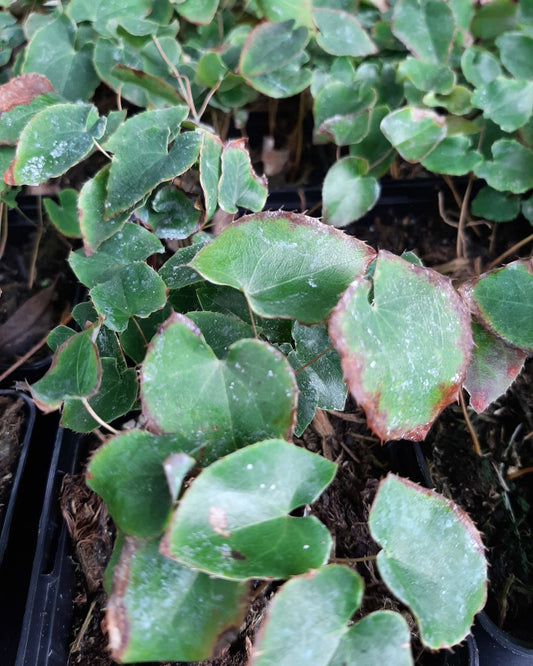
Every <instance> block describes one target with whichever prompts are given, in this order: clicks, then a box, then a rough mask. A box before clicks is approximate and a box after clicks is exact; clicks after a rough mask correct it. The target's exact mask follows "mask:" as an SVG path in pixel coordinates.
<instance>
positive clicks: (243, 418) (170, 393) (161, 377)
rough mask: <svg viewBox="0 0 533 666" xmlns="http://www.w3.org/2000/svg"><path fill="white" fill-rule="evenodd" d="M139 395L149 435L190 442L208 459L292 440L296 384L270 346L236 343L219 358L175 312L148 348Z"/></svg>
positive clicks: (242, 341) (196, 330) (251, 341)
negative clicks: (274, 440) (260, 444)
mask: <svg viewBox="0 0 533 666" xmlns="http://www.w3.org/2000/svg"><path fill="white" fill-rule="evenodd" d="M169 358H172V359H173V361H172V364H169V363H168V359H169ZM141 397H142V404H143V413H144V415H145V417H146V419H147V422H148V423H149V424H150V429H151V430H152V432H160V433H180V434H182V435H184V436H185V437H188V438H189V439H190V442H191V445H192V444H194V445H195V446H199V447H200V446H203V447H204V449H205V450H204V451H203V452H202V453H201V454H199V459H202V460H203V461H204V460H208V461H209V460H214V459H216V458H218V457H220V456H221V455H224V454H226V453H229V452H230V451H234V450H236V449H238V448H240V447H242V446H245V445H247V444H250V443H252V442H256V441H258V440H260V439H264V438H265V437H290V435H291V433H292V428H293V418H294V411H295V409H296V382H295V379H294V375H293V372H292V370H291V369H290V366H289V364H288V363H287V361H286V359H285V358H284V357H283V356H282V355H281V354H280V353H279V352H277V351H276V350H275V349H273V348H272V347H270V346H269V345H268V344H267V343H265V342H260V341H258V340H240V341H239V342H237V343H235V344H233V345H232V346H231V347H230V349H229V353H228V356H227V357H226V358H225V359H224V360H220V359H218V358H217V357H216V355H215V353H214V352H213V351H212V350H211V349H210V348H209V347H208V346H207V344H206V341H205V339H204V337H203V336H202V335H201V333H200V331H199V330H198V328H197V327H196V326H195V325H194V324H193V323H192V321H190V320H189V319H187V318H186V317H183V316H182V315H179V314H174V315H172V316H171V317H170V318H169V319H168V320H167V322H166V323H165V324H164V326H163V327H162V328H161V329H160V332H159V333H158V334H157V335H156V336H155V337H154V338H153V339H152V342H151V343H150V346H149V349H148V353H147V354H146V358H145V360H144V363H143V367H142V372H141Z"/></svg>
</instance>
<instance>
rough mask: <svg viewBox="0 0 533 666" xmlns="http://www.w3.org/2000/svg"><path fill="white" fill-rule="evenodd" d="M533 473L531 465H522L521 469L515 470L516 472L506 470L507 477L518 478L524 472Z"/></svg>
mask: <svg viewBox="0 0 533 666" xmlns="http://www.w3.org/2000/svg"><path fill="white" fill-rule="evenodd" d="M532 473H533V467H523V468H522V469H519V470H517V471H516V472H508V473H507V478H508V479H518V477H520V476H524V475H525V474H532Z"/></svg>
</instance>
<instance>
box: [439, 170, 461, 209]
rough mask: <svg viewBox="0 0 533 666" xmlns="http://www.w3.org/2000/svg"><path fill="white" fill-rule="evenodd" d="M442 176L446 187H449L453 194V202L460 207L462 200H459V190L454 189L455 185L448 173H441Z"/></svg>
mask: <svg viewBox="0 0 533 666" xmlns="http://www.w3.org/2000/svg"><path fill="white" fill-rule="evenodd" d="M442 177H443V178H444V182H445V183H446V185H448V187H449V188H450V191H451V193H452V194H453V198H454V199H455V203H456V204H457V207H458V208H459V209H460V208H461V206H462V205H463V202H462V201H461V197H460V196H459V192H458V191H457V190H456V188H455V185H454V184H453V180H452V179H451V178H450V176H448V174H445V173H444V174H442Z"/></svg>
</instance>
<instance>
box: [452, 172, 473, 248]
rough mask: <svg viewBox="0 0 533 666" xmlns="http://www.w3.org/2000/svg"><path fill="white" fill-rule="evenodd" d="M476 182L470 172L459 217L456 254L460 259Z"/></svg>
mask: <svg viewBox="0 0 533 666" xmlns="http://www.w3.org/2000/svg"><path fill="white" fill-rule="evenodd" d="M473 182H474V174H473V173H472V172H470V176H469V177H468V185H467V186H466V191H465V196H464V198H463V203H462V205H461V213H460V215H459V225H458V227H457V245H456V253H457V256H458V257H462V256H464V249H465V248H464V245H465V242H464V230H465V220H466V212H467V210H468V204H469V202H470V193H471V192H472V183H473Z"/></svg>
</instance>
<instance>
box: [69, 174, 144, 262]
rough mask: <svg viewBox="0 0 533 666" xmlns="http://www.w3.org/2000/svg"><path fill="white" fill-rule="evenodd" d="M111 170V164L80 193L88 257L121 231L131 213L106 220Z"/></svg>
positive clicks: (82, 226) (87, 183)
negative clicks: (106, 203) (108, 183)
mask: <svg viewBox="0 0 533 666" xmlns="http://www.w3.org/2000/svg"><path fill="white" fill-rule="evenodd" d="M109 169H110V165H109V164H107V165H106V166H105V167H104V168H103V169H100V171H99V172H98V173H97V174H96V176H94V178H91V179H90V180H88V181H87V182H86V183H85V184H84V185H83V187H82V188H81V191H80V195H79V199H78V207H79V216H80V219H79V224H80V230H81V234H82V236H83V247H84V250H85V254H86V255H87V256H90V255H91V254H93V253H94V252H96V250H98V248H99V247H100V245H101V244H102V243H103V242H104V241H106V240H108V239H109V238H111V237H112V236H113V235H114V234H116V233H117V232H118V231H120V229H121V228H122V227H123V226H124V223H125V222H126V220H127V219H128V217H129V211H127V212H125V213H120V214H119V215H116V216H115V217H111V218H109V219H107V220H104V217H105V213H106V210H105V200H106V196H107V181H108V178H109ZM156 251H157V250H156Z"/></svg>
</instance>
